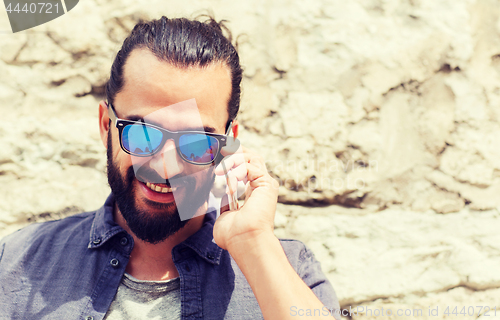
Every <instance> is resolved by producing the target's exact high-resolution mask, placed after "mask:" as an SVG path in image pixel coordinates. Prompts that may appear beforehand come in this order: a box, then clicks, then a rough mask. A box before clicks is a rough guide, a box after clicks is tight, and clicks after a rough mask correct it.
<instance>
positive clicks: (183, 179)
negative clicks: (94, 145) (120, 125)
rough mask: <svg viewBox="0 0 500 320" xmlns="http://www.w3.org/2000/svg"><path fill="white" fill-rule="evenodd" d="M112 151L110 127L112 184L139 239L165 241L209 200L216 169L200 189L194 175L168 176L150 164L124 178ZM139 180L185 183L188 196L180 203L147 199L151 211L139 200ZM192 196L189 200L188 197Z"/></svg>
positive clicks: (131, 171)
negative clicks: (142, 205)
mask: <svg viewBox="0 0 500 320" xmlns="http://www.w3.org/2000/svg"><path fill="white" fill-rule="evenodd" d="M112 150H113V146H112V139H111V130H109V131H108V148H107V152H106V155H107V174H108V183H109V186H110V188H111V191H112V192H113V195H114V197H115V201H116V204H117V206H118V209H119V210H120V212H121V214H122V216H123V218H124V219H125V221H126V222H127V225H128V227H129V228H130V230H131V231H132V232H133V233H134V234H135V235H136V236H137V237H138V238H139V239H141V240H143V241H146V242H148V243H151V244H157V243H160V242H162V241H164V240H165V239H167V238H168V237H170V236H171V235H173V234H175V233H176V232H177V231H179V230H180V229H182V228H183V227H184V226H185V225H186V224H187V223H188V222H189V220H190V218H192V217H193V216H194V215H195V214H196V213H197V211H198V209H199V208H200V207H201V206H202V205H203V204H205V203H206V201H207V199H208V196H209V193H210V191H211V189H212V185H213V181H214V177H215V175H214V174H213V172H212V175H209V174H207V176H209V177H208V179H206V182H204V183H201V184H200V186H199V188H198V189H197V188H196V185H197V181H196V179H195V178H194V177H193V176H176V177H172V178H170V179H164V178H161V177H160V176H159V175H158V174H157V173H156V172H155V171H153V170H151V169H150V168H149V166H148V165H147V163H146V164H145V165H143V166H141V167H140V168H136V170H135V171H136V172H134V167H133V166H130V167H129V168H128V169H127V173H126V175H125V177H123V178H122V176H121V174H120V171H119V169H118V168H119V167H118V166H117V165H116V164H115V163H114V162H113V160H112ZM139 177H140V179H139ZM136 179H137V180H141V181H142V182H152V183H164V184H169V185H173V186H175V185H177V184H181V185H182V186H183V189H184V190H183V191H184V195H185V199H184V201H183V202H182V203H181V204H180V205H178V204H177V203H176V202H175V201H174V202H173V203H159V202H155V201H151V200H149V199H145V200H144V202H145V203H146V205H147V206H148V207H150V208H153V209H155V212H154V213H151V212H148V210H146V208H140V207H138V205H137V203H136V199H135V197H134V194H136V193H135V190H134V189H135V188H134V183H133V182H134V180H136ZM188 195H189V199H188V198H187V197H188ZM179 208H180V209H181V210H179ZM179 211H181V212H179ZM180 213H182V215H181V214H180ZM181 216H182V219H181Z"/></svg>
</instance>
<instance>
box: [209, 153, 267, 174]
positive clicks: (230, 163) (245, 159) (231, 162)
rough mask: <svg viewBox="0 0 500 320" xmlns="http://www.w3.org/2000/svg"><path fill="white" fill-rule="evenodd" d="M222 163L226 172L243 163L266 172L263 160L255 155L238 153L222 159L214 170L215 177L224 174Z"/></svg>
mask: <svg viewBox="0 0 500 320" xmlns="http://www.w3.org/2000/svg"><path fill="white" fill-rule="evenodd" d="M222 162H223V163H224V166H225V167H226V169H227V170H231V169H233V168H236V167H237V166H239V165H241V164H243V163H252V164H254V165H256V166H258V167H260V168H261V169H263V170H266V171H267V167H266V164H265V162H264V159H263V158H262V157H260V156H259V155H257V154H255V153H239V154H234V155H231V156H228V157H226V158H224V159H223V160H222V161H221V163H220V164H219V165H218V166H217V167H216V168H215V174H216V175H222V174H224V169H223V167H222Z"/></svg>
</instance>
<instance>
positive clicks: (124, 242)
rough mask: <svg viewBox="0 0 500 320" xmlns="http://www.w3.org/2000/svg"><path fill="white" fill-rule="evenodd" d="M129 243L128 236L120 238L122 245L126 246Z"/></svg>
mask: <svg viewBox="0 0 500 320" xmlns="http://www.w3.org/2000/svg"><path fill="white" fill-rule="evenodd" d="M127 243H128V239H127V237H123V238H122V239H121V240H120V244H121V245H122V246H126V245H127Z"/></svg>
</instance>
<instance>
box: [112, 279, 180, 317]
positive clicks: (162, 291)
mask: <svg viewBox="0 0 500 320" xmlns="http://www.w3.org/2000/svg"><path fill="white" fill-rule="evenodd" d="M179 288H180V280H179V278H175V279H170V280H164V281H146V280H138V279H136V278H134V277H132V276H131V275H129V274H128V273H125V275H124V276H123V278H122V281H121V283H120V286H119V287H118V291H117V293H116V296H115V298H114V300H113V302H112V303H111V306H110V308H109V310H108V312H107V313H106V316H105V317H104V320H136V319H154V320H178V319H180V318H181V295H180V290H179Z"/></svg>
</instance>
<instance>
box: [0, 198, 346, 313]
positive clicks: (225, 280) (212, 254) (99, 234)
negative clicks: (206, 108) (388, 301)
mask: <svg viewBox="0 0 500 320" xmlns="http://www.w3.org/2000/svg"><path fill="white" fill-rule="evenodd" d="M113 206H114V197H113V195H112V194H111V195H110V196H109V197H108V199H107V200H106V202H105V204H104V206H103V207H101V208H100V209H99V210H97V211H93V212H85V213H81V214H77V215H74V216H70V217H67V218H65V219H62V220H58V221H50V222H44V223H38V224H32V225H29V226H27V227H25V228H23V229H21V230H19V231H17V232H15V233H13V234H11V235H9V236H7V237H5V238H3V239H2V241H1V242H0V319H9V320H10V319H16V320H17V319H29V320H32V319H37V320H41V319H47V320H48V319H51V320H53V319H64V320H70V319H83V320H101V319H103V318H104V316H105V314H106V312H107V311H108V308H109V306H110V305H111V302H112V301H113V298H114V296H115V294H116V292H117V289H118V286H119V284H120V281H121V279H122V277H123V274H124V272H125V268H126V266H127V263H128V260H129V258H130V253H131V252H132V248H133V245H134V243H133V239H132V237H131V236H130V235H129V234H127V232H126V231H125V230H124V229H123V228H121V227H120V226H119V225H118V224H116V222H115V221H114V220H113ZM215 218H216V209H215V208H213V207H209V210H208V212H207V214H206V216H205V220H204V223H203V226H202V227H201V229H200V230H198V231H197V232H196V233H195V234H193V235H192V236H191V237H189V238H188V239H186V240H185V241H184V242H182V243H180V244H178V245H177V246H175V247H174V248H173V249H172V258H173V261H174V263H175V266H176V268H177V270H178V272H179V277H180V293H181V318H182V319H262V313H261V311H260V308H259V305H258V303H257V300H256V298H255V296H254V294H253V292H252V289H251V287H250V286H249V284H248V282H247V280H246V278H245V276H244V275H243V274H242V272H241V271H240V269H239V267H238V266H237V264H236V263H235V261H234V260H233V259H232V257H231V256H230V255H229V253H228V252H227V251H226V250H223V249H221V248H219V247H218V246H217V245H216V244H215V243H214V242H213V241H212V239H213V234H212V232H213V225H214V222H215ZM280 242H281V245H282V247H283V249H284V251H285V253H286V255H287V257H288V260H289V261H290V263H291V265H292V266H293V268H294V269H295V271H296V272H297V273H298V274H299V276H300V277H301V278H302V279H303V280H304V282H305V283H306V284H307V285H308V286H309V287H310V288H311V289H312V290H313V292H314V293H315V294H316V296H317V297H318V298H319V299H320V300H321V301H322V302H323V304H324V305H325V307H326V308H328V309H334V308H335V309H337V310H338V308H339V304H338V300H337V297H336V295H335V292H334V290H333V288H332V286H331V284H330V283H329V282H328V280H327V278H326V277H325V275H324V274H323V273H322V272H321V268H320V264H319V262H318V261H316V260H315V258H314V256H313V254H312V252H311V251H310V250H309V249H307V247H305V246H304V244H303V243H301V242H300V241H297V240H280ZM291 307H292V306H291ZM326 308H324V310H326ZM291 310H292V309H291ZM291 312H292V311H291ZM295 313H297V310H295Z"/></svg>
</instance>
